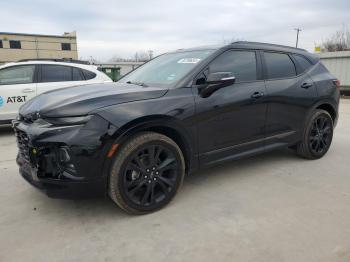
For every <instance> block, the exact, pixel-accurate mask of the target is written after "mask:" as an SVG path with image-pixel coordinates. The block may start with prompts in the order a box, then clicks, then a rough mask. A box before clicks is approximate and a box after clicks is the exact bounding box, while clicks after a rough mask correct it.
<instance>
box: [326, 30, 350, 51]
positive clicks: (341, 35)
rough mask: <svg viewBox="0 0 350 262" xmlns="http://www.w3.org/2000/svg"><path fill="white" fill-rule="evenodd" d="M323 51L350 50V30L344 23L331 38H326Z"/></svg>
mask: <svg viewBox="0 0 350 262" xmlns="http://www.w3.org/2000/svg"><path fill="white" fill-rule="evenodd" d="M321 49H322V51H325V52H335V51H349V50H350V30H349V27H348V26H346V25H343V27H342V29H341V30H338V31H337V32H335V33H334V34H333V35H332V36H331V37H330V38H329V39H326V40H325V41H324V42H323V43H322V45H321Z"/></svg>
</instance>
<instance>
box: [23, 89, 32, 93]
mask: <svg viewBox="0 0 350 262" xmlns="http://www.w3.org/2000/svg"><path fill="white" fill-rule="evenodd" d="M33 92H34V89H31V88H25V89H23V90H22V93H33Z"/></svg>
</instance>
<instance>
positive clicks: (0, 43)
mask: <svg viewBox="0 0 350 262" xmlns="http://www.w3.org/2000/svg"><path fill="white" fill-rule="evenodd" d="M0 48H3V46H2V40H0Z"/></svg>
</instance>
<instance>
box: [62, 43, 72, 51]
mask: <svg viewBox="0 0 350 262" xmlns="http://www.w3.org/2000/svg"><path fill="white" fill-rule="evenodd" d="M61 47H62V50H65V51H69V50H71V46H70V43H61Z"/></svg>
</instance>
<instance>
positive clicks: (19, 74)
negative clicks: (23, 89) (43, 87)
mask: <svg viewBox="0 0 350 262" xmlns="http://www.w3.org/2000/svg"><path fill="white" fill-rule="evenodd" d="M34 72H35V65H27V66H14V67H8V68H4V69H1V70H0V85H13V84H29V83H33V79H34ZM0 90H1V88H0Z"/></svg>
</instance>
